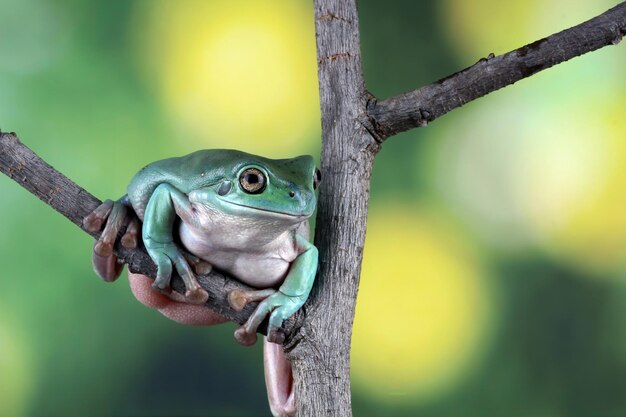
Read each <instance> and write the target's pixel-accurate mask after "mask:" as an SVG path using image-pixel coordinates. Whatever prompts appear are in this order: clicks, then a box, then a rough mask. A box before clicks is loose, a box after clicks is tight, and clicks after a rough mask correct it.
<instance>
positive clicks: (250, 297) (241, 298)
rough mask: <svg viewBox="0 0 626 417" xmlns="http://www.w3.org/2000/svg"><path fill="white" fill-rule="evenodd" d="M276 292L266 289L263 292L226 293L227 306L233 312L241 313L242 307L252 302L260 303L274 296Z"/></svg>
mask: <svg viewBox="0 0 626 417" xmlns="http://www.w3.org/2000/svg"><path fill="white" fill-rule="evenodd" d="M275 292H276V290H274V289H271V288H268V289H265V290H253V291H244V290H232V291H231V292H229V293H228V304H230V306H231V307H232V309H233V310H235V311H241V310H243V309H244V307H245V306H246V305H247V304H248V303H250V302H253V301H261V300H264V299H266V298H267V297H269V296H270V295H272V294H274V293H275Z"/></svg>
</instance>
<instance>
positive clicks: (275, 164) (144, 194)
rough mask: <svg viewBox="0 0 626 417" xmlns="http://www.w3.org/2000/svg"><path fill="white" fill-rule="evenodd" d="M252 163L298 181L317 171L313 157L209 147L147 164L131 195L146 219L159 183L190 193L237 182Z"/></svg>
mask: <svg viewBox="0 0 626 417" xmlns="http://www.w3.org/2000/svg"><path fill="white" fill-rule="evenodd" d="M250 164H258V165H261V166H264V167H267V168H268V169H269V170H270V171H271V172H272V173H273V174H274V175H276V177H277V178H280V179H281V180H283V181H288V182H293V183H295V184H306V183H308V182H311V178H312V174H313V172H314V170H315V165H314V162H313V158H312V157H310V156H301V157H297V158H290V159H269V158H264V157H261V156H257V155H252V154H248V153H246V152H242V151H238V150H232V149H205V150H200V151H196V152H194V153H191V154H189V155H185V156H181V157H174V158H168V159H163V160H160V161H156V162H153V163H151V164H149V165H147V166H146V167H144V168H143V169H142V170H141V171H139V172H138V173H137V174H136V175H135V176H134V177H133V179H132V180H131V182H130V184H129V185H128V189H127V191H128V198H129V200H130V202H131V204H132V206H133V208H134V209H135V211H136V212H137V215H138V216H139V217H140V218H141V219H143V215H144V211H145V207H146V205H147V204H148V200H149V199H150V196H151V195H152V193H153V192H154V190H155V189H156V187H158V185H159V184H162V183H168V184H171V185H172V186H174V187H175V188H177V189H178V190H180V191H182V192H184V193H189V192H190V191H192V190H196V189H199V188H203V187H208V186H211V185H214V184H217V183H218V182H220V181H221V180H223V179H229V180H231V181H235V180H236V177H237V173H238V172H239V171H240V170H241V169H242V168H243V167H244V166H247V165H250ZM311 191H312V190H311Z"/></svg>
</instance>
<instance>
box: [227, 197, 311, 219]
mask: <svg viewBox="0 0 626 417" xmlns="http://www.w3.org/2000/svg"><path fill="white" fill-rule="evenodd" d="M219 200H220V201H222V202H224V203H228V204H231V205H233V206H239V207H245V208H247V209H251V210H256V211H262V212H264V213H270V214H272V215H275V216H276V217H288V218H290V219H293V220H296V219H301V220H304V219H308V218H309V217H311V214H313V213H311V214H291V213H285V212H282V211H272V210H265V209H262V208H258V207H252V206H247V205H245V204H238V203H233V202H232V201H227V200H222V199H221V198H220V199H219Z"/></svg>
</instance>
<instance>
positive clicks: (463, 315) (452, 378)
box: [352, 206, 493, 402]
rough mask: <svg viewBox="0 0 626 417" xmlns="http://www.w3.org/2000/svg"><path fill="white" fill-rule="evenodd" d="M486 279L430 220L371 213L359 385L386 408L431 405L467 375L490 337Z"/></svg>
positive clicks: (402, 211) (400, 211)
mask: <svg viewBox="0 0 626 417" xmlns="http://www.w3.org/2000/svg"><path fill="white" fill-rule="evenodd" d="M491 302H492V299H491V297H490V291H489V286H488V283H487V281H486V277H485V275H484V272H483V271H482V270H481V268H480V266H479V264H478V262H477V260H476V256H475V254H474V253H473V251H472V250H470V249H469V248H468V246H467V245H466V244H465V243H464V242H463V241H462V239H460V238H459V237H458V235H457V234H456V233H455V231H454V230H453V229H452V228H450V227H449V226H448V225H446V224H445V223H444V222H443V221H442V220H440V219H437V217H436V216H434V215H432V214H427V213H425V212H416V210H415V208H412V207H407V206H400V207H398V206H396V207H394V208H393V209H387V210H382V209H381V210H373V211H372V213H371V214H370V220H369V224H368V231H367V241H366V248H365V254H364V264H363V273H362V279H361V287H360V289H359V298H358V302H357V311H356V319H355V326H354V336H353V348H352V364H353V370H352V372H353V377H354V383H355V386H357V387H359V388H362V389H364V390H367V391H368V392H371V393H372V394H373V395H376V396H377V397H378V398H379V399H381V400H383V401H392V402H398V401H407V402H409V401H415V400H416V399H428V398H431V397H433V396H435V395H437V394H439V393H442V392H443V391H445V390H446V389H449V388H451V387H452V386H453V384H454V383H455V382H456V381H458V380H459V379H460V377H462V376H463V374H464V372H465V371H467V370H468V369H469V366H470V365H471V364H473V363H475V362H476V360H477V359H478V357H479V356H478V353H480V352H481V349H480V348H481V347H482V346H484V342H485V341H486V338H487V336H488V334H489V332H488V329H489V328H490V327H491V326H489V325H488V324H489V319H490V314H489V313H490V311H491V309H492V307H493V306H492V305H491Z"/></svg>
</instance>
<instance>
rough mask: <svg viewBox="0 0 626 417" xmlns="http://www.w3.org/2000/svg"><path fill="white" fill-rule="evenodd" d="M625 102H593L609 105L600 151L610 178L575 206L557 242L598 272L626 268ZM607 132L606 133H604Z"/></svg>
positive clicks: (600, 135) (603, 118)
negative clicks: (603, 152)
mask: <svg viewBox="0 0 626 417" xmlns="http://www.w3.org/2000/svg"><path fill="white" fill-rule="evenodd" d="M624 104H625V101H624V100H623V99H622V100H619V101H618V102H613V103H611V102H608V103H607V102H606V101H603V102H599V101H598V102H591V103H589V104H588V105H589V107H590V108H602V106H606V108H607V109H609V110H608V111H604V112H602V113H600V114H598V116H597V119H599V120H598V121H597V125H598V129H599V131H598V132H597V133H598V136H597V137H596V140H595V142H596V143H595V146H596V147H605V148H607V150H608V151H607V152H606V157H605V159H604V160H603V161H602V170H603V172H604V175H603V177H602V181H600V182H597V183H596V184H595V187H594V190H593V193H590V194H589V195H588V196H587V197H588V198H586V199H585V200H583V201H582V202H581V203H580V204H578V205H576V206H574V207H572V209H571V210H570V212H568V213H567V217H566V219H565V221H564V224H563V226H562V227H561V228H559V229H558V230H556V231H555V233H554V235H553V236H552V237H551V244H552V245H553V246H554V248H553V250H554V251H555V252H557V253H558V254H559V255H561V256H566V257H568V258H570V259H573V260H575V262H576V263H578V264H580V265H581V266H583V267H585V268H586V269H589V270H592V271H596V272H601V273H602V272H607V271H609V272H620V273H618V274H617V276H623V275H624V274H623V270H624V269H626V142H625V141H624V138H625V137H626V120H625V119H624V116H623V108H624ZM600 127H602V129H600Z"/></svg>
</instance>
